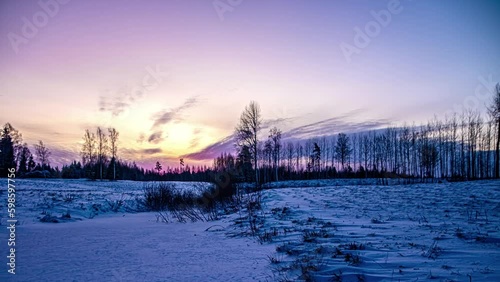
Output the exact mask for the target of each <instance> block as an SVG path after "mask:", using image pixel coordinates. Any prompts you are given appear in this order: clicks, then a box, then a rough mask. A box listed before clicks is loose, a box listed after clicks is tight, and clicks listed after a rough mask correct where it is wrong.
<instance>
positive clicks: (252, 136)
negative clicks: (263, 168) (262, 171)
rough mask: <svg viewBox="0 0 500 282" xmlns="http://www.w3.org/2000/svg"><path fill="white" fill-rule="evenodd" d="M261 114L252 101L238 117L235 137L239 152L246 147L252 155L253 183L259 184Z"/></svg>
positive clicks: (257, 106)
mask: <svg viewBox="0 0 500 282" xmlns="http://www.w3.org/2000/svg"><path fill="white" fill-rule="evenodd" d="M261 123H262V120H261V113H260V107H259V105H258V104H257V103H256V102H254V101H252V102H250V104H249V105H248V106H247V107H246V108H245V110H244V111H243V113H242V114H241V116H240V122H239V124H238V126H237V127H236V131H235V137H236V146H237V147H238V148H239V150H240V151H241V148H243V146H247V147H248V148H249V150H250V153H251V154H252V158H253V165H254V170H255V183H256V184H257V185H258V183H259V172H258V171H259V166H258V157H259V156H258V146H259V138H258V133H259V130H260V127H261Z"/></svg>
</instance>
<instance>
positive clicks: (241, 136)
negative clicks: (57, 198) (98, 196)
mask: <svg viewBox="0 0 500 282" xmlns="http://www.w3.org/2000/svg"><path fill="white" fill-rule="evenodd" d="M261 123H262V119H261V112H260V107H259V105H258V104H257V103H256V102H251V103H250V104H249V105H248V106H247V107H246V108H245V110H244V111H243V113H242V114H241V117H240V120H239V124H238V125H237V127H236V129H235V132H234V135H233V136H234V139H235V149H236V150H235V151H236V153H235V154H232V153H230V152H226V153H222V154H221V155H220V156H219V157H217V158H215V159H214V160H213V164H212V165H211V166H190V165H189V164H185V163H184V160H183V159H180V160H179V166H178V167H165V168H163V167H162V165H161V160H158V161H157V162H156V164H152V166H153V167H154V168H152V169H144V168H142V167H139V166H137V165H136V164H135V163H134V162H126V161H122V160H120V159H119V154H118V153H119V150H118V141H119V133H118V132H117V131H116V130H115V129H114V128H109V129H107V130H106V131H105V130H103V129H102V128H100V127H98V128H97V129H96V131H95V132H91V131H90V130H86V131H85V133H84V136H83V145H82V148H81V160H78V161H77V160H75V161H73V162H72V163H70V164H66V165H63V167H62V168H59V167H52V166H51V165H50V155H51V152H50V150H49V149H48V147H47V146H46V144H44V143H43V141H39V142H38V143H37V144H34V146H33V148H34V155H33V154H32V152H31V151H30V149H29V147H28V144H26V143H23V140H22V134H21V133H20V132H19V131H18V130H16V129H15V128H14V127H13V126H12V125H11V124H10V123H7V124H5V125H4V127H3V128H2V131H1V133H0V137H1V138H0V177H6V176H7V172H8V171H7V169H8V168H16V171H17V176H18V177H26V178H88V179H93V180H96V179H101V180H102V179H108V180H138V181H151V180H164V181H214V180H215V179H217V178H219V177H221V176H222V175H226V176H229V177H230V178H231V179H232V180H234V181H238V182H256V183H258V184H259V183H266V182H272V181H283V180H306V179H329V178H405V179H410V180H415V181H424V180H428V179H448V180H474V179H489V178H499V177H500V175H499V174H500V165H499V161H500V151H499V149H500V148H499V147H500V138H499V137H500V85H497V86H496V88H495V92H494V95H493V96H492V102H491V104H490V105H489V107H488V114H487V115H481V114H480V112H478V111H474V110H464V111H463V112H462V113H456V114H453V115H452V116H448V117H445V119H444V120H439V119H437V118H434V119H433V120H430V121H429V122H427V123H426V124H422V125H419V126H417V125H402V126H397V127H396V126H395V127H389V128H385V129H378V130H372V131H370V132H359V133H350V134H345V133H338V134H332V135H328V136H320V137H315V138H310V139H308V140H297V141H290V140H288V141H287V140H282V132H281V130H280V129H278V128H276V127H274V128H271V129H270V131H269V132H261ZM263 135H267V136H268V137H267V139H264V140H260V139H259V137H260V136H263Z"/></svg>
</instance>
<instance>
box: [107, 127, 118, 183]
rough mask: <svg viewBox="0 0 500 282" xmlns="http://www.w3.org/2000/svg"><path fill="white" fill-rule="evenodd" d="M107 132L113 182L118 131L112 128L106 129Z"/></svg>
mask: <svg viewBox="0 0 500 282" xmlns="http://www.w3.org/2000/svg"><path fill="white" fill-rule="evenodd" d="M108 132H109V150H110V153H111V162H112V164H113V180H116V156H117V153H118V136H119V135H120V134H119V133H118V131H116V129H114V128H108Z"/></svg>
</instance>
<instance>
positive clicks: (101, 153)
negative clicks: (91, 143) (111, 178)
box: [96, 127, 108, 180]
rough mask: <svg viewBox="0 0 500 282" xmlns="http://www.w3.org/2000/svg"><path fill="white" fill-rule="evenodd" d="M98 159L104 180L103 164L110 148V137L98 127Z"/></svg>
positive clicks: (100, 175) (100, 172) (100, 173)
mask: <svg viewBox="0 0 500 282" xmlns="http://www.w3.org/2000/svg"><path fill="white" fill-rule="evenodd" d="M96 137H97V161H98V163H99V177H100V179H101V180H102V174H103V165H104V162H105V161H106V157H107V156H106V154H107V150H108V137H107V136H106V133H104V131H103V130H102V129H101V128H100V127H98V128H97V134H96Z"/></svg>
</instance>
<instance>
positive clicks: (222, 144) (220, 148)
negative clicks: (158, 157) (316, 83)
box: [184, 109, 390, 161]
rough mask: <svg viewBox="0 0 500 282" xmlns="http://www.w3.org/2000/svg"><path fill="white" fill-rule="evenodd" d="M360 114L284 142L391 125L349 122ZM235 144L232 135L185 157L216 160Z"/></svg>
mask: <svg viewBox="0 0 500 282" xmlns="http://www.w3.org/2000/svg"><path fill="white" fill-rule="evenodd" d="M360 113H362V110H361V109H360V110H355V111H351V112H349V113H346V114H343V115H340V116H337V117H333V118H329V119H326V120H322V121H318V122H314V123H310V124H306V125H302V126H299V127H296V128H293V129H291V130H289V131H286V132H284V133H283V134H282V138H283V141H286V140H297V141H300V140H306V139H308V138H313V137H318V136H332V135H335V134H338V133H340V132H344V133H354V132H363V131H369V130H375V129H380V128H383V127H387V126H389V125H390V121H389V120H385V119H378V120H371V121H366V122H354V121H349V119H351V118H353V117H355V116H356V115H358V114H360ZM291 119H293V118H284V119H275V120H267V121H264V122H263V125H262V128H261V129H262V130H265V129H267V128H270V127H271V126H273V125H276V124H279V123H280V122H283V121H287V120H291ZM234 144H235V139H234V135H230V136H227V137H226V138H224V139H222V140H220V141H218V142H216V143H214V144H212V145H209V146H207V147H205V148H204V149H202V150H200V151H198V152H195V153H192V154H188V155H185V156H184V157H185V158H187V159H192V160H199V161H201V160H210V159H214V158H216V157H218V156H220V154H221V153H222V152H235V147H234Z"/></svg>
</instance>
